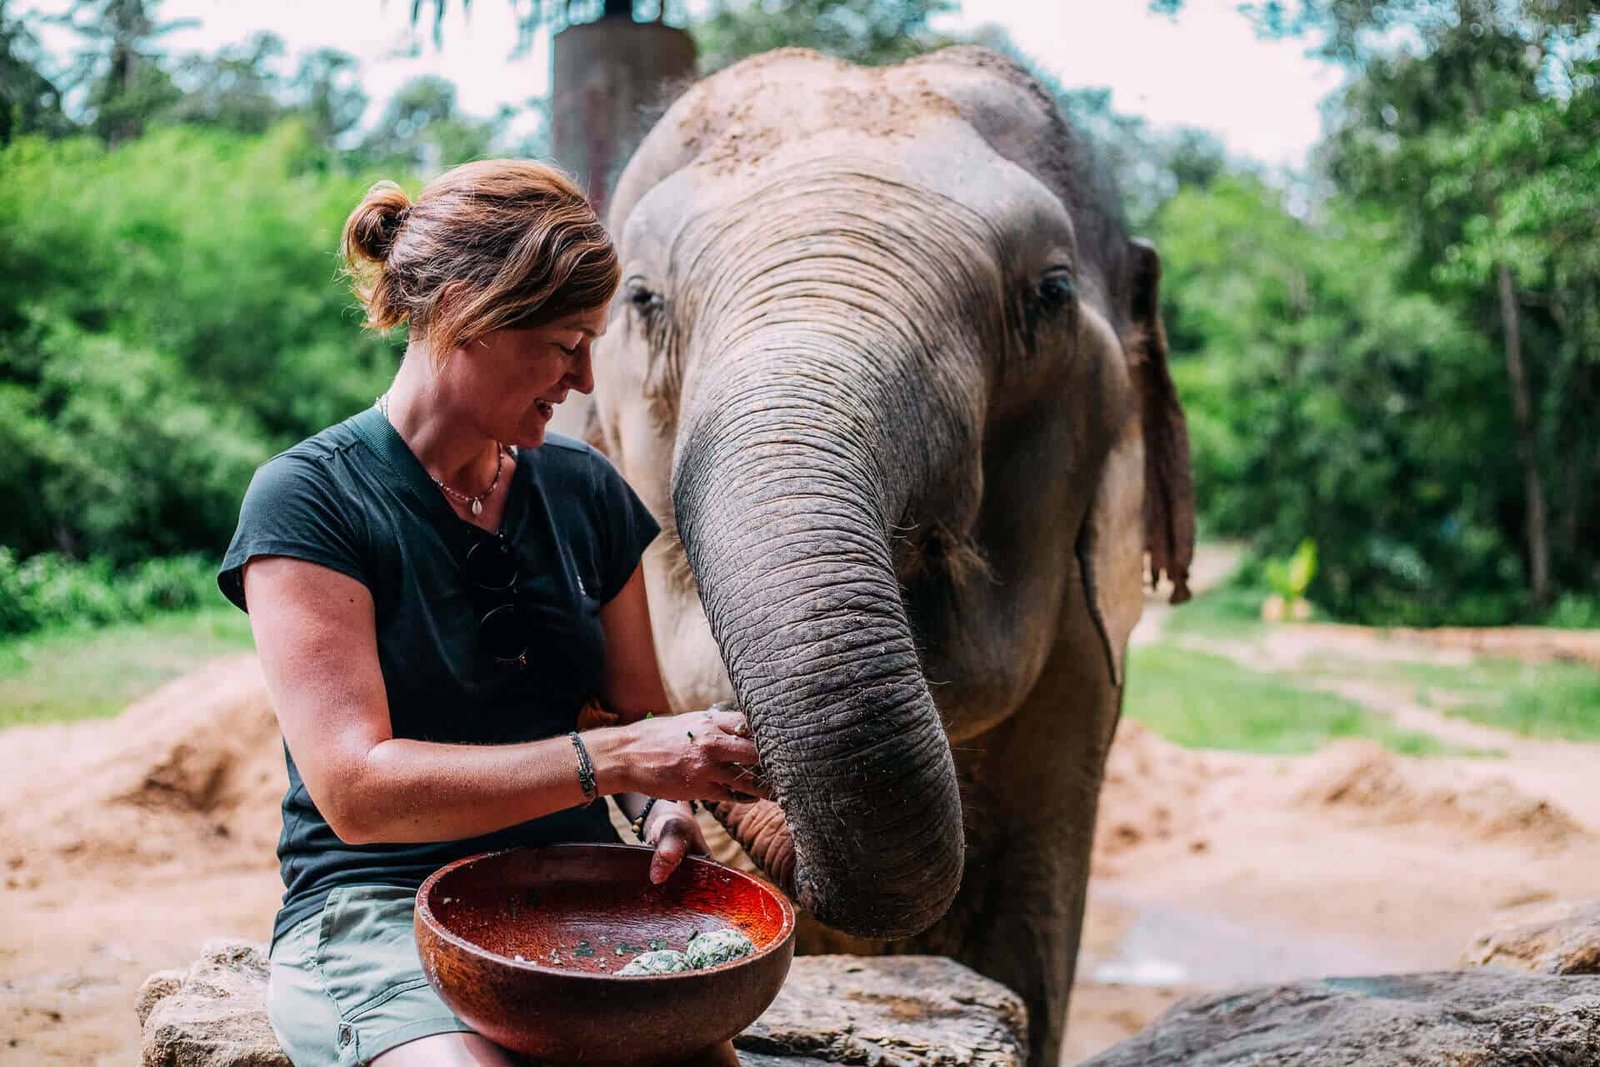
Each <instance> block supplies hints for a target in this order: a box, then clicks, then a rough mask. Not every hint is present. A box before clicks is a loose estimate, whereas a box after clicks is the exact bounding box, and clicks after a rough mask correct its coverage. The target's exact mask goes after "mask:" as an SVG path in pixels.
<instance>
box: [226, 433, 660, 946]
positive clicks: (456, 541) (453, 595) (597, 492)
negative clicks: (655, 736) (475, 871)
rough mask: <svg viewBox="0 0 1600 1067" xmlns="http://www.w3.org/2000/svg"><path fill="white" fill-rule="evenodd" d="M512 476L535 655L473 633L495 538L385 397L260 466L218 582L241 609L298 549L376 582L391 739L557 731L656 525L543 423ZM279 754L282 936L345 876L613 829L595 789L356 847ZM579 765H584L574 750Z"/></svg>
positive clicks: (465, 740) (422, 869)
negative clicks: (478, 584) (493, 647)
mask: <svg viewBox="0 0 1600 1067" xmlns="http://www.w3.org/2000/svg"><path fill="white" fill-rule="evenodd" d="M510 478H511V484H510V488H509V495H508V497H507V500H506V509H505V517H504V519H503V521H502V524H501V530H500V532H501V535H502V536H503V537H504V538H505V540H506V542H507V543H508V544H509V545H510V547H511V549H512V551H513V552H514V554H515V557H516V561H517V569H518V572H519V577H518V579H517V582H516V586H517V593H516V601H517V604H518V610H519V613H520V614H519V626H521V627H522V628H524V629H525V630H526V637H527V641H528V648H529V651H528V655H527V663H526V666H524V667H521V668H517V667H515V666H506V665H504V664H501V663H497V662H496V661H495V660H494V659H493V658H492V657H491V656H490V655H488V654H487V653H486V652H485V650H484V649H482V648H480V647H479V644H478V639H477V635H478V619H479V617H480V614H481V613H482V611H483V610H484V603H483V596H484V594H483V593H481V592H478V593H474V592H473V590H472V589H471V587H470V586H469V584H468V581H467V577H466V575H465V574H464V573H463V569H462V563H461V561H462V559H463V558H464V556H465V554H466V550H467V548H469V547H470V546H471V545H472V544H473V543H474V541H475V540H483V539H486V538H489V537H491V536H492V535H490V534H488V533H487V532H485V531H482V530H479V529H478V528H476V527H474V526H472V525H471V524H470V523H467V522H464V521H463V520H462V519H460V518H459V517H457V516H456V514H455V512H454V511H452V510H451V508H450V506H449V504H448V503H447V502H446V501H445V499H444V497H443V496H442V495H441V494H440V493H439V490H438V488H437V487H436V486H435V485H434V483H433V480H432V478H431V477H429V475H428V473H427V471H426V470H425V469H424V468H423V466H422V464H421V463H420V462H419V461H418V460H417V458H416V456H414V455H413V454H412V452H411V450H410V448H409V447H407V445H406V443H405V441H404V440H403V439H401V437H400V435H399V434H398V433H396V432H395V430H394V428H393V427H392V426H390V424H389V421H388V420H387V419H386V418H384V417H383V415H382V414H381V413H379V412H378V411H376V410H373V409H369V410H367V411H364V412H362V413H361V414H359V415H356V416H354V417H353V418H350V419H346V420H345V421H344V422H341V423H339V424H338V425H337V426H332V427H329V428H328V429H326V430H324V431H322V432H321V433H319V434H317V435H316V436H315V437H312V438H309V439H308V440H305V441H302V442H301V443H300V444H298V445H295V446H294V447H293V448H291V449H289V450H288V451H287V452H284V453H282V454H281V455H278V456H275V457H274V458H273V459H271V460H269V461H268V462H267V463H265V464H263V465H262V466H261V468H260V469H259V470H257V471H256V474H255V477H254V478H253V479H252V480H251V482H250V488H249V490H248V491H247V492H246V493H245V498H244V503H243V505H242V506H241V508H240V513H239V528H238V530H237V531H236V532H235V533H234V536H233V543H232V544H231V545H229V546H228V553H227V555H226V556H225V557H224V559H223V561H222V570H221V573H220V574H219V575H218V577H217V580H218V583H219V584H220V585H221V587H222V591H223V593H224V594H225V595H226V596H227V597H228V599H229V600H231V601H233V602H234V603H235V604H237V605H238V606H239V607H240V608H245V602H244V585H243V570H244V565H245V564H246V563H247V562H249V561H250V559H251V558H253V557H256V556H292V557H294V558H296V559H303V560H308V561H310V562H312V563H317V564H320V565H322V566H324V567H329V568H332V569H333V570H336V571H339V572H340V573H342V574H347V575H349V576H350V577H352V578H355V579H356V580H357V581H360V582H361V583H363V584H364V585H366V587H367V588H368V589H369V590H370V591H371V593H372V600H373V607H374V610H375V615H376V622H377V637H378V661H379V664H380V666H381V667H382V670H383V681H384V686H385V688H386V690H387V693H388V700H389V719H390V723H391V726H392V728H393V730H394V736H396V737H405V738H414V739H417V740H424V741H440V742H450V743H456V744H476V745H484V744H490V745H492V744H510V743H514V742H520V741H533V740H538V739H541V738H547V737H556V736H560V735H562V734H565V733H566V732H568V731H569V730H572V729H574V727H575V726H576V723H577V717H578V712H579V710H580V709H581V708H582V706H583V704H584V703H585V702H586V701H587V700H589V699H590V698H592V697H594V696H596V695H598V693H599V690H600V683H601V676H602V668H603V665H604V659H605V636H604V633H603V631H602V630H601V628H600V621H599V616H598V612H599V610H600V607H601V605H603V604H605V603H606V602H607V601H608V600H610V599H611V598H612V597H613V596H615V595H616V594H617V593H618V592H620V591H621V589H622V587H623V585H624V584H626V582H627V580H628V578H629V576H630V575H632V573H633V571H634V568H635V567H636V566H637V565H638V563H639V557H640V555H641V554H642V553H643V552H644V549H645V547H646V546H647V545H648V544H649V543H650V541H651V540H652V539H653V538H654V537H655V536H656V534H657V533H658V532H659V529H658V527H657V526H656V523H655V521H654V520H653V519H652V518H651V516H650V513H649V511H647V510H646V509H645V507H644V505H643V504H642V503H640V501H639V498H638V497H637V496H635V495H634V493H633V490H632V489H630V488H629V487H628V484H627V483H626V482H625V481H623V479H622V476H621V475H620V474H618V473H617V471H616V469H615V468H613V467H612V466H611V464H610V463H609V462H607V460H606V459H605V457H603V456H602V455H600V453H598V452H596V451H595V450H594V449H592V448H590V447H589V446H588V445H585V444H583V443H581V442H578V441H574V440H571V439H569V438H565V437H560V436H557V435H555V434H551V435H549V436H548V437H547V438H546V440H545V443H544V445H543V446H541V447H539V448H535V449H523V450H521V451H520V452H519V453H518V455H517V460H516V464H515V466H514V468H512V469H511V471H510ZM246 610H248V609H246ZM284 756H285V758H286V759H287V761H288V770H289V790H288V792H287V794H286V795H285V796H284V799H283V833H282V836H281V837H280V838H279V842H278V859H279V864H280V866H281V869H282V872H283V884H284V888H285V892H284V898H283V907H282V909H281V910H280V911H279V912H278V918H277V921H276V923H274V925H273V940H274V941H276V940H277V938H278V937H279V936H281V935H282V934H283V933H284V932H285V931H287V930H288V929H289V928H290V927H292V926H293V925H294V924H295V923H297V922H299V921H300V920H302V919H304V918H306V917H307V916H310V915H313V914H315V913H316V912H318V911H319V910H320V909H321V907H322V905H323V902H324V901H325V900H326V898H327V895H328V892H329V890H331V889H333V888H334V887H335V886H339V885H349V884H356V883H361V884H379V885H396V886H408V887H413V888H414V887H416V886H419V885H421V884H422V882H423V880H424V879H425V878H427V876H428V875H429V874H431V873H433V871H435V870H437V869H438V868H439V867H440V866H442V865H444V864H446V863H449V862H451V861H452V860H456V859H459V858H461V857H462V856H467V855H471V854H472V853H475V852H484V851H488V850H491V849H499V848H508V847H511V846H513V845H524V844H549V843H554V842H560V841H615V840H616V834H615V832H614V831H613V830H612V828H611V823H610V820H609V819H608V817H607V814H606V807H605V804H604V802H602V801H596V802H595V803H593V804H589V805H587V806H585V807H579V808H572V809H569V810H567V811H562V812H557V813H555V814H553V815H548V816H545V817H544V818H541V819H535V820H533V821H531V822H526V823H522V824H521V825H518V826H513V827H510V828H508V829H505V830H501V831H498V832H496V833H492V834H487V835H485V836H482V837H477V838H471V839H468V840H463V841H440V842H436V843H428V844H398V845H388V844H380V845H349V844H345V843H344V842H342V841H340V840H339V838H338V837H337V836H336V835H335V834H334V832H333V830H332V829H331V828H330V827H329V826H328V823H327V820H326V819H324V818H323V817H322V814H321V813H320V812H319V811H318V810H317V807H316V805H315V804H314V803H313V802H312V800H311V797H310V795H309V794H308V793H307V791H306V787H305V783H304V782H303V781H302V780H301V778H300V772H299V771H298V769H297V768H296V767H295V763H294V758H293V757H292V756H291V755H289V752H288V749H287V746H286V747H285V750H284ZM573 767H574V770H573V773H574V774H576V773H577V769H576V768H577V764H576V758H574V764H573Z"/></svg>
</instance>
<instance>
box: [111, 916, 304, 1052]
mask: <svg viewBox="0 0 1600 1067" xmlns="http://www.w3.org/2000/svg"><path fill="white" fill-rule="evenodd" d="M137 1010H138V1012H139V1018H140V1020H141V1022H142V1023H143V1026H144V1052H143V1055H142V1057H141V1061H140V1062H141V1063H142V1065H143V1067H290V1064H289V1058H288V1057H287V1056H285V1055H284V1054H283V1052H282V1050H281V1049H279V1048H278V1039H277V1038H276V1037H275V1036H273V1033H272V1027H271V1025H270V1024H269V1023H268V1022H267V959H266V954H265V952H264V951H263V950H262V949H261V948H260V947H259V946H256V945H252V944H249V943H247V942H243V941H214V942H212V943H210V944H208V945H206V947H205V948H204V950H202V952H201V955H200V959H199V960H198V961H197V962H196V963H195V964H194V965H193V966H192V967H190V968H189V971H188V973H187V974H184V973H182V972H179V971H159V972H157V973H156V974H153V975H151V976H150V977H149V978H148V979H146V980H145V983H144V985H143V986H142V987H141V988H140V990H139V996H138V1000H137Z"/></svg>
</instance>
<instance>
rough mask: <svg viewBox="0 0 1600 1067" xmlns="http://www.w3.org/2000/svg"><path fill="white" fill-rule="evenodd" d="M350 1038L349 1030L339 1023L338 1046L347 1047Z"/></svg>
mask: <svg viewBox="0 0 1600 1067" xmlns="http://www.w3.org/2000/svg"><path fill="white" fill-rule="evenodd" d="M350 1037H351V1034H350V1028H349V1027H348V1026H345V1025H344V1024H342V1023H341V1024H340V1026H339V1045H340V1046H341V1047H343V1046H345V1045H348V1044H349V1043H350Z"/></svg>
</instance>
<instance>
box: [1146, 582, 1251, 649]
mask: <svg viewBox="0 0 1600 1067" xmlns="http://www.w3.org/2000/svg"><path fill="white" fill-rule="evenodd" d="M1265 599H1266V594H1265V593H1263V592H1262V591H1261V590H1259V589H1250V588H1247V587H1245V586H1242V585H1235V584H1231V583H1227V584H1223V585H1222V586H1220V587H1218V588H1216V589H1208V590H1206V591H1205V592H1204V593H1201V594H1199V595H1198V596H1196V597H1195V598H1194V599H1193V600H1191V601H1189V602H1188V603H1187V604H1179V605H1178V606H1177V607H1175V608H1173V609H1172V611H1171V613H1170V614H1168V615H1167V617H1166V619H1165V620H1164V621H1163V622H1162V625H1161V633H1162V635H1163V637H1168V638H1176V637H1186V636H1192V635H1200V636H1205V637H1222V638H1229V639H1236V640H1249V639H1251V638H1254V637H1258V636H1260V635H1261V633H1262V632H1263V631H1264V630H1265V627H1266V624H1265V623H1263V622H1262V621H1261V602H1262V601H1263V600H1265Z"/></svg>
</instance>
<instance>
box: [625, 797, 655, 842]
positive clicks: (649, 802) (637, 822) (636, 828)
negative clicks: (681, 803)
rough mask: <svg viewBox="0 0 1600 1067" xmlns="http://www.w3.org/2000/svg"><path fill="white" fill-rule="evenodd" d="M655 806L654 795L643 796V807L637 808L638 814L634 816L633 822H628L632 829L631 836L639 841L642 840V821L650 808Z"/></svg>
mask: <svg viewBox="0 0 1600 1067" xmlns="http://www.w3.org/2000/svg"><path fill="white" fill-rule="evenodd" d="M655 806H656V798H655V797H647V798H645V802H644V807H642V808H640V809H639V814H638V815H636V816H634V818H633V822H632V823H631V824H630V825H631V826H632V829H633V836H635V837H637V838H638V839H639V840H640V841H643V840H644V821H645V820H646V819H648V818H649V817H650V809H651V808H653V807H655Z"/></svg>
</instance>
